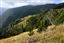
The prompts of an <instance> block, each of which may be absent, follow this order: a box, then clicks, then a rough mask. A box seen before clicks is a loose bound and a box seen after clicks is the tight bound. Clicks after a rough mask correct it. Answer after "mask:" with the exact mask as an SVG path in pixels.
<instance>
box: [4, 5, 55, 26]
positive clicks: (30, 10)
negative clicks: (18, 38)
mask: <svg viewBox="0 0 64 43" xmlns="http://www.w3.org/2000/svg"><path fill="white" fill-rule="evenodd" d="M55 6H56V4H46V5H38V6H32V5H28V6H23V7H18V8H13V9H9V10H7V11H6V12H5V13H4V14H3V20H4V22H3V27H6V26H8V25H9V24H10V23H11V22H13V21H15V20H16V19H19V18H22V17H25V16H28V15H33V14H36V13H37V12H40V11H41V10H47V9H51V8H53V7H55ZM4 16H5V17H4Z"/></svg>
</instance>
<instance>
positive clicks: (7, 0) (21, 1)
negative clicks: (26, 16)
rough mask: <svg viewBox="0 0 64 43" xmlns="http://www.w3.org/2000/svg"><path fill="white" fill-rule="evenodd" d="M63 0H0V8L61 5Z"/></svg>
mask: <svg viewBox="0 0 64 43" xmlns="http://www.w3.org/2000/svg"><path fill="white" fill-rule="evenodd" d="M61 2H64V0H0V7H3V8H13V7H19V6H24V5H38V4H39V5H40V4H47V3H61Z"/></svg>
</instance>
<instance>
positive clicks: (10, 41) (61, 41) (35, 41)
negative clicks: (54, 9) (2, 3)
mask: <svg viewBox="0 0 64 43" xmlns="http://www.w3.org/2000/svg"><path fill="white" fill-rule="evenodd" d="M36 31H37V30H36ZM36 31H34V34H33V35H32V36H29V35H28V33H29V32H25V33H22V34H19V35H17V36H13V37H10V38H6V39H1V40H0V43H64V25H58V26H55V25H52V26H49V27H48V28H47V30H46V31H43V32H41V33H38V32H36Z"/></svg>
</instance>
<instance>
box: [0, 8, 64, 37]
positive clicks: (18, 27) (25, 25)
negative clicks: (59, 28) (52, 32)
mask: <svg viewBox="0 0 64 43" xmlns="http://www.w3.org/2000/svg"><path fill="white" fill-rule="evenodd" d="M63 23H64V8H63V7H61V8H54V9H50V10H46V11H41V12H40V13H37V14H34V15H29V16H27V17H24V18H20V19H18V20H16V21H15V22H12V23H10V24H9V26H8V27H6V28H2V29H1V30H0V38H6V37H10V36H14V35H17V34H20V33H23V32H27V31H29V32H30V33H32V30H33V29H38V32H41V31H46V29H47V27H48V26H50V25H59V24H63Z"/></svg>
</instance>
